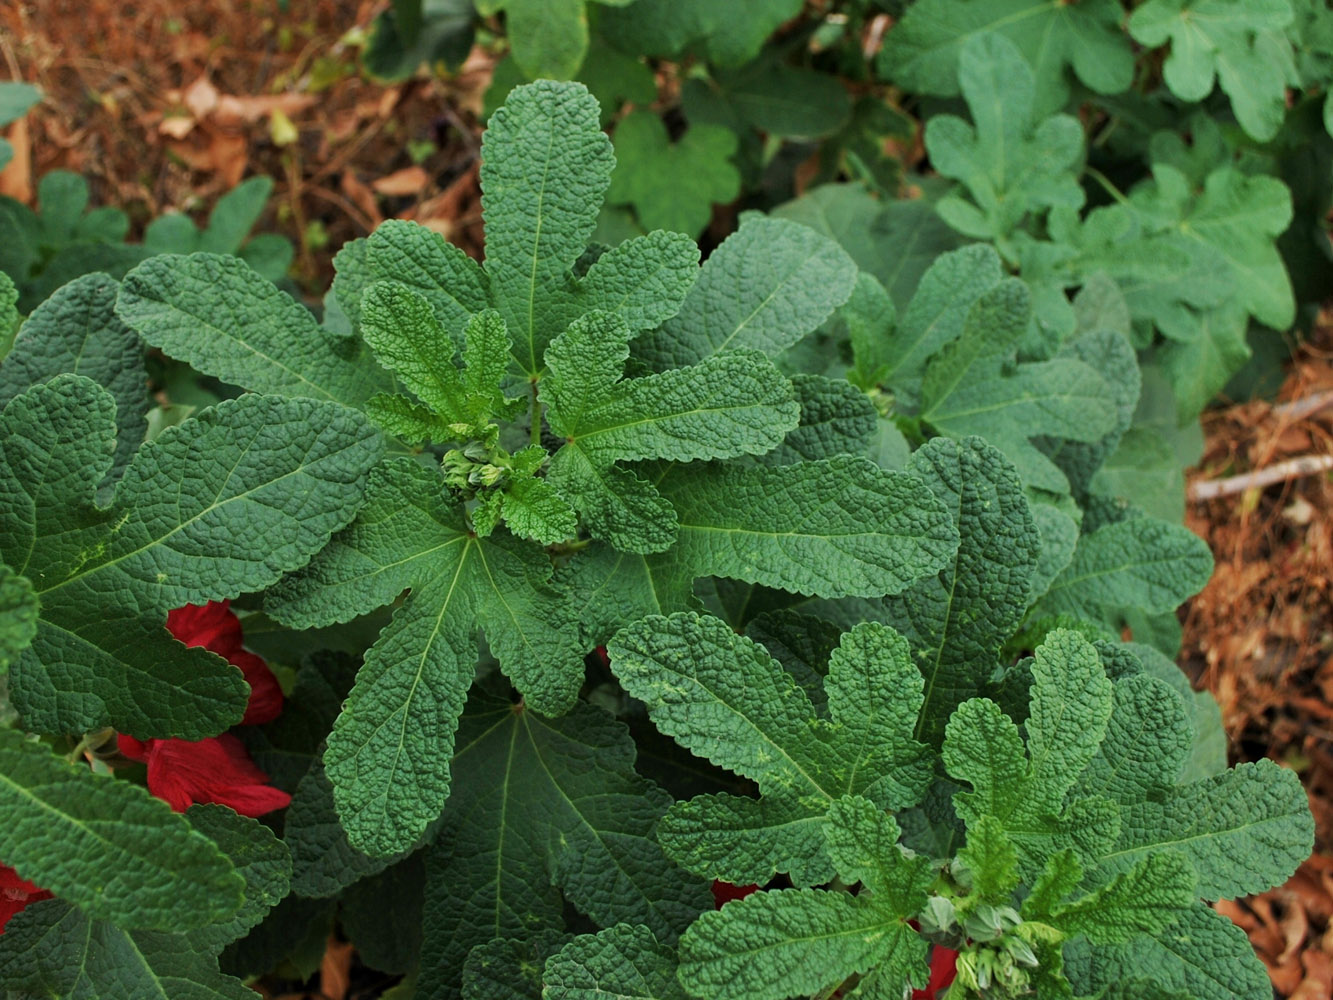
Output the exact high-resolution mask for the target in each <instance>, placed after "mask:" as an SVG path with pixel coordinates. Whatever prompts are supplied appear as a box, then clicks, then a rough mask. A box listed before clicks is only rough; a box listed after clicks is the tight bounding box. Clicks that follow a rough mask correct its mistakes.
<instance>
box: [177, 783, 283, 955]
mask: <svg viewBox="0 0 1333 1000" xmlns="http://www.w3.org/2000/svg"><path fill="white" fill-rule="evenodd" d="M185 818H186V819H187V820H189V821H190V825H191V826H192V827H194V828H195V829H196V830H198V831H199V832H200V833H202V834H203V835H204V836H205V837H207V838H208V839H209V840H211V841H213V843H215V844H216V845H217V846H218V847H219V848H220V849H221V851H222V852H223V853H224V854H225V855H226V856H227V857H228V858H230V859H231V862H232V864H233V865H235V866H236V870H237V871H238V872H240V874H241V877H242V878H243V879H245V902H244V903H242V904H241V908H240V909H239V910H238V911H237V912H236V913H235V914H233V915H232V916H230V917H229V918H227V919H226V920H224V921H220V922H218V923H213V924H208V925H206V926H204V927H200V928H198V929H197V930H193V931H190V932H189V939H190V942H191V943H192V944H193V945H194V946H195V947H196V948H197V949H198V950H199V951H202V952H204V953H205V954H208V955H212V954H215V953H216V952H218V951H221V950H222V948H223V947H224V946H225V945H227V944H230V943H231V942H232V941H235V940H236V939H237V938H239V937H241V936H242V935H243V934H245V933H246V932H247V931H249V930H250V928H252V927H254V926H255V925H256V924H258V923H259V922H260V921H261V920H263V919H264V917H265V916H266V915H267V914H268V912H269V910H271V909H272V908H273V907H274V906H276V905H277V904H278V903H279V902H280V901H281V900H282V898H283V897H284V896H286V895H287V892H288V890H289V889H290V887H291V876H292V857H291V854H290V852H289V851H288V850H287V845H286V844H285V843H284V842H283V841H281V840H279V839H278V838H277V836H276V835H275V834H274V833H273V831H272V830H270V829H269V828H268V827H267V826H265V825H264V824H263V823H261V822H259V820H257V819H252V818H251V817H249V816H242V815H240V814H239V813H237V812H235V811H234V810H232V809H230V808H228V807H227V806H220V805H214V804H212V803H209V804H206V805H195V806H191V807H190V808H189V810H188V811H187V812H186V814H185ZM176 926H179V925H176Z"/></svg>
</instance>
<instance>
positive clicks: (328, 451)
mask: <svg viewBox="0 0 1333 1000" xmlns="http://www.w3.org/2000/svg"><path fill="white" fill-rule="evenodd" d="M113 408H114V402H113V400H112V398H111V396H110V395H109V394H108V393H107V392H106V390H104V389H101V388H100V387H98V386H97V385H96V384H94V383H93V382H91V381H89V380H88V379H86V378H84V377H82V376H79V375H60V376H57V377H56V378H54V379H52V380H51V381H49V382H47V383H45V384H44V385H40V386H36V387H34V388H32V389H29V390H28V391H27V392H25V393H23V394H22V395H20V396H17V397H15V398H14V399H13V400H11V401H10V403H9V405H8V406H7V407H6V408H5V410H4V413H3V415H2V416H0V422H2V423H3V424H4V426H5V431H4V434H3V436H0V441H2V442H3V443H0V449H2V451H0V465H3V467H4V475H3V477H2V478H3V479H4V481H5V482H6V483H7V484H8V487H7V489H6V490H5V492H4V493H3V494H0V526H3V530H0V557H3V559H4V561H5V562H6V563H8V564H9V565H10V566H11V567H12V568H13V569H14V570H16V571H17V572H19V573H21V574H23V575H25V576H26V577H27V578H28V579H29V581H30V582H32V584H33V591H34V592H35V594H36V595H37V597H38V599H39V600H40V602H41V609H42V610H41V619H40V624H39V626H38V630H37V635H36V636H35V638H34V640H33V643H32V645H31V646H30V647H29V648H28V649H27V650H25V651H24V652H23V653H22V654H21V656H20V659H19V660H18V662H17V663H16V664H15V665H14V666H13V668H12V672H11V685H12V686H11V694H12V697H13V699H14V703H15V705H16V706H17V707H18V708H19V710H20V711H21V712H22V714H23V715H24V718H25V721H26V723H27V724H28V725H30V726H31V727H33V728H34V729H38V730H44V731H47V732H87V731H89V730H92V729H96V728H99V727H101V726H106V725H112V726H115V727H116V728H117V729H119V730H120V731H122V732H128V733H132V734H134V735H135V736H138V737H140V738H144V737H149V736H178V737H182V738H186V739H199V738H202V737H205V736H211V735H213V734H215V733H217V732H219V731H221V730H222V729H225V728H226V727H227V726H228V725H230V724H231V723H233V722H236V721H238V720H239V718H240V714H241V713H242V712H243V710H244V705H245V699H246V697H247V694H248V688H247V686H246V685H245V683H244V682H243V681H242V679H241V676H240V673H239V672H238V671H237V670H236V669H235V668H233V667H231V666H229V665H227V664H226V663H224V662H223V661H222V660H221V659H219V658H218V657H216V656H214V655H212V654H209V653H206V652H204V651H203V650H198V649H192V650H186V649H185V647H183V646H181V645H180V644H179V643H176V642H174V641H173V640H171V639H170V638H169V637H168V636H167V633H166V631H165V629H163V628H162V626H161V625H159V624H157V623H164V622H165V620H166V613H167V611H168V610H170V609H171V608H175V607H179V606H181V605H182V604H187V603H193V604H203V603H205V602H207V601H209V600H222V599H224V598H230V597H235V596H236V595H237V594H239V593H241V592H242V591H255V590H262V589H263V588H264V587H266V586H268V585H269V584H271V583H273V582H274V581H275V580H277V579H278V577H279V576H281V575H282V574H283V573H284V572H286V571H289V570H292V569H295V568H296V567H297V566H300V565H302V564H303V563H305V562H306V560H307V559H309V557H310V554H311V553H312V552H314V551H315V550H316V549H318V548H320V547H321V546H322V545H324V544H325V542H326V541H327V540H328V537H329V534H330V533H331V532H333V531H335V530H337V529H338V528H340V527H341V526H342V525H344V524H346V523H347V521H348V520H349V519H350V518H351V516H352V515H353V513H354V512H355V510H356V507H357V505H358V504H359V503H360V500H361V495H362V485H363V482H364V476H365V474H366V471H367V470H368V468H369V466H370V465H371V464H372V463H373V462H374V460H375V459H376V458H377V457H378V453H379V451H380V443H379V439H378V436H377V435H376V434H375V433H374V431H373V430H372V429H371V428H370V427H369V426H368V425H367V424H365V422H364V421H363V420H362V419H361V418H360V417H359V416H358V415H357V414H355V413H353V412H352V411H350V410H347V409H346V408H344V407H342V406H339V405H337V404H333V403H322V402H319V401H316V400H312V399H282V398H279V397H266V396H252V395H246V396H242V397H240V398H239V399H234V400H228V401H225V402H223V403H221V404H219V405H218V406H216V407H213V408H211V409H208V410H205V411H202V412H201V413H199V414H198V415H196V416H195V417H194V418H193V419H191V420H188V421H186V422H185V423H183V424H181V425H179V426H177V427H173V428H169V429H168V430H166V431H165V432H163V433H162V435H161V436H159V437H158V438H156V439H155V440H154V441H152V442H150V443H149V444H146V445H144V446H143V447H142V448H141V449H140V450H139V451H138V453H137V454H136V455H135V456H134V459H133V461H132V463H131V464H130V466H129V468H128V470H127V471H126V472H125V474H124V476H123V477H122V478H121V480H120V482H119V483H117V485H116V491H115V498H114V503H113V505H112V506H110V507H107V508H100V507H97V506H95V504H94V503H93V499H92V498H93V492H94V488H95V486H96V484H97V483H98V482H100V481H101V479H102V477H103V476H104V475H105V473H106V471H107V469H108V468H109V466H110V464H111V461H112V454H113V447H114V422H113V417H112V411H113ZM154 619H155V620H154Z"/></svg>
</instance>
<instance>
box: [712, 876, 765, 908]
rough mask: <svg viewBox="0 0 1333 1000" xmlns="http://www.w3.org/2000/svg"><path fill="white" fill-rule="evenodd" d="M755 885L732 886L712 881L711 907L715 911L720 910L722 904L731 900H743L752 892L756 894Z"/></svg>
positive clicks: (728, 883) (756, 887)
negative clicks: (712, 906)
mask: <svg viewBox="0 0 1333 1000" xmlns="http://www.w3.org/2000/svg"><path fill="white" fill-rule="evenodd" d="M758 891H759V886H757V885H732V884H731V883H730V882H719V881H717V880H716V879H714V880H713V905H714V907H716V908H717V909H719V910H720V909H722V904H723V903H729V902H731V901H732V900H733V899H744V898H745V897H746V896H748V895H750V893H752V892H758Z"/></svg>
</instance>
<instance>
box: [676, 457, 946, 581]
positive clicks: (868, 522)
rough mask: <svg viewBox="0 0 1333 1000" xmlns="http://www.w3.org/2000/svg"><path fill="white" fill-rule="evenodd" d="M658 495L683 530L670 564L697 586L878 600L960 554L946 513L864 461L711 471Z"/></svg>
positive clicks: (905, 479) (909, 479) (694, 473)
mask: <svg viewBox="0 0 1333 1000" xmlns="http://www.w3.org/2000/svg"><path fill="white" fill-rule="evenodd" d="M658 489H659V490H660V491H661V492H662V495H663V496H665V497H666V498H667V499H668V500H669V501H671V504H672V506H673V507H675V509H676V513H677V515H678V517H679V520H680V528H679V536H678V540H677V542H676V546H675V548H674V549H673V550H672V552H671V556H672V557H673V558H674V559H675V560H676V562H677V563H678V564H680V565H681V566H682V567H684V572H686V573H689V574H692V575H693V577H696V578H697V577H700V576H724V577H730V578H732V579H736V580H745V581H747V582H749V583H761V584H763V585H765V586H769V587H779V588H781V589H783V590H789V591H792V592H794V593H800V594H815V595H818V596H820V597H845V596H850V595H859V596H864V597H871V596H873V597H878V596H881V595H883V594H887V593H896V592H898V591H901V590H903V589H905V588H906V587H907V586H909V585H910V584H911V583H912V581H914V580H916V579H918V578H920V577H922V576H925V575H927V574H929V573H933V572H934V571H935V570H937V569H938V568H939V567H940V565H941V564H942V563H943V562H944V561H945V560H946V559H947V558H948V557H949V555H950V554H951V553H953V552H954V551H955V547H956V545H957V534H956V530H955V529H954V527H953V525H952V524H951V523H950V521H949V517H948V514H947V513H946V512H945V510H944V507H943V505H941V504H940V502H939V501H938V500H937V499H936V498H935V497H933V496H930V495H927V494H925V492H924V491H923V490H922V489H921V488H920V480H918V479H916V478H915V477H914V476H911V475H907V474H904V473H895V472H885V471H884V470H883V469H880V468H879V467H878V466H875V465H873V464H872V463H871V462H870V461H869V460H867V459H864V458H852V457H841V458H833V459H828V460H826V461H821V462H799V463H796V464H794V465H782V466H775V467H772V468H767V467H759V468H749V469H745V468H736V467H734V466H724V465H719V464H713V465H709V466H704V467H702V468H699V469H698V470H691V471H690V474H689V475H688V476H686V475H674V476H668V477H667V478H666V479H664V480H663V481H662V482H661V483H659V485H658Z"/></svg>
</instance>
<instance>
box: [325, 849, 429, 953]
mask: <svg viewBox="0 0 1333 1000" xmlns="http://www.w3.org/2000/svg"><path fill="white" fill-rule="evenodd" d="M425 883H426V865H425V858H424V857H423V855H422V852H420V851H418V852H417V853H415V854H410V855H408V856H407V857H406V858H404V859H403V860H402V861H399V862H397V863H395V864H392V865H390V866H389V867H388V868H386V869H384V870H383V871H382V872H379V873H377V874H375V875H370V876H367V877H366V878H363V879H361V880H360V881H358V882H356V883H355V884H353V885H352V886H351V887H350V888H349V889H348V890H347V892H346V893H344V894H343V896H342V900H341V905H340V907H339V912H338V920H339V923H341V924H342V927H343V930H344V932H345V933H346V934H347V937H348V938H349V939H350V940H352V941H355V942H356V951H357V956H358V958H359V959H360V960H361V961H362V962H364V963H365V964H366V965H368V966H370V967H371V968H372V969H378V970H379V971H381V972H387V973H396V972H408V971H410V970H414V969H415V968H416V967H417V965H418V964H419V963H420V960H421V911H422V907H423V905H424V903H425V895H426V885H425Z"/></svg>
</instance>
